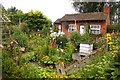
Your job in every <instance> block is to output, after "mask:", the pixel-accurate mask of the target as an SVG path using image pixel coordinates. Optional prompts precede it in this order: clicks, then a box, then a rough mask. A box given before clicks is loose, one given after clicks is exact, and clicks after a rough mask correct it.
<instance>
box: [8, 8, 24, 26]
mask: <svg viewBox="0 0 120 80" xmlns="http://www.w3.org/2000/svg"><path fill="white" fill-rule="evenodd" d="M7 16H8V17H9V19H10V20H11V23H12V24H13V25H17V24H19V21H20V20H22V19H23V17H24V13H23V11H22V10H18V9H17V8H16V7H11V8H8V9H7Z"/></svg>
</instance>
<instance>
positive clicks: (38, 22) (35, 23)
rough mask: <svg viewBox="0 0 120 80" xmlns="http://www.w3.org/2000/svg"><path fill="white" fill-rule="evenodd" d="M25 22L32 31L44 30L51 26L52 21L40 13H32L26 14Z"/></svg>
mask: <svg viewBox="0 0 120 80" xmlns="http://www.w3.org/2000/svg"><path fill="white" fill-rule="evenodd" d="M24 21H25V22H26V23H27V26H28V27H29V28H30V30H37V29H39V30H42V28H43V27H44V26H45V27H49V26H50V20H49V19H48V18H47V17H46V16H44V15H43V14H42V13H41V12H40V11H32V10H31V11H30V12H28V13H26V14H25V17H24Z"/></svg>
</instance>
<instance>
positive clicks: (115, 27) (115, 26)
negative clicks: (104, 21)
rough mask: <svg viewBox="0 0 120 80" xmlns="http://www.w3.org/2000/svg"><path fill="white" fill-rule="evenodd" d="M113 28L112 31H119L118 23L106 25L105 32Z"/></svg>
mask: <svg viewBox="0 0 120 80" xmlns="http://www.w3.org/2000/svg"><path fill="white" fill-rule="evenodd" d="M113 30H114V32H120V25H119V24H118V25H109V26H107V32H112V31H113Z"/></svg>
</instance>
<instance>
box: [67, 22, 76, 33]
mask: <svg viewBox="0 0 120 80" xmlns="http://www.w3.org/2000/svg"><path fill="white" fill-rule="evenodd" d="M73 31H76V26H75V24H69V28H68V32H73Z"/></svg>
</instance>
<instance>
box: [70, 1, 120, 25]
mask: <svg viewBox="0 0 120 80" xmlns="http://www.w3.org/2000/svg"><path fill="white" fill-rule="evenodd" d="M105 3H106V2H82V0H80V2H76V1H75V0H73V3H72V5H73V7H74V8H75V10H76V11H78V12H80V13H86V12H101V11H103V7H104V4H105ZM108 3H109V4H110V19H111V24H113V23H115V22H116V20H115V15H118V14H116V13H117V8H118V7H119V5H117V3H116V2H108Z"/></svg>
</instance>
